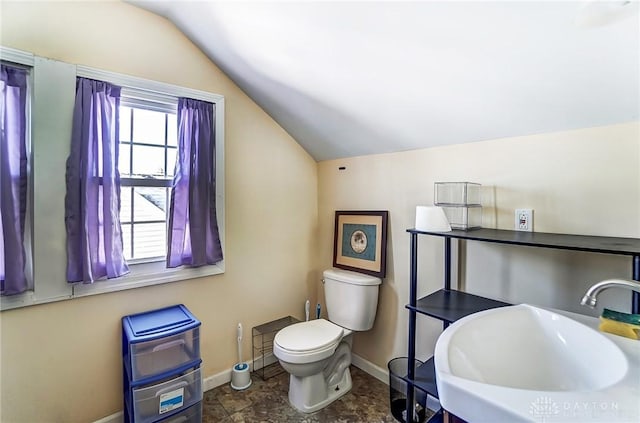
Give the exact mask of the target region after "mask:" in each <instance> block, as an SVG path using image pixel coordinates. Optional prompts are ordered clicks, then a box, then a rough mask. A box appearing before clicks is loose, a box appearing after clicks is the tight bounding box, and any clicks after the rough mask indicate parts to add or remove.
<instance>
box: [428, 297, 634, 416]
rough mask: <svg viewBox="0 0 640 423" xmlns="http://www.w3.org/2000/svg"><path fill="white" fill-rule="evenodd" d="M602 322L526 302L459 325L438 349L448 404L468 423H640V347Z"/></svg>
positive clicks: (444, 398) (441, 340)
mask: <svg viewBox="0 0 640 423" xmlns="http://www.w3.org/2000/svg"><path fill="white" fill-rule="evenodd" d="M597 324H598V319H595V318H592V317H587V316H582V315H578V314H573V313H568V312H560V311H556V310H547V309H543V308H538V307H535V306H531V305H527V304H520V305H515V306H510V307H502V308H496V309H491V310H487V311H482V312H479V313H475V314H472V315H469V316H467V317H465V318H463V319H460V320H458V321H457V322H455V323H453V324H452V325H451V326H449V327H448V328H447V329H446V330H445V331H444V332H443V333H442V335H441V336H440V338H439V339H438V342H437V344H436V348H435V367H436V380H437V385H438V392H439V396H440V401H441V403H442V406H443V407H444V408H445V409H446V410H447V411H449V412H451V413H453V414H455V415H457V416H458V417H461V418H463V419H465V420H467V421H469V422H475V421H494V422H495V421H510V422H511V421H540V420H541V419H542V420H544V421H549V422H553V421H584V420H585V419H589V420H593V421H598V420H599V417H602V419H600V420H601V421H640V405H638V404H637V398H638V395H639V394H640V365H639V363H638V361H640V347H638V345H635V344H634V342H635V343H638V344H640V342H638V341H632V340H628V339H625V338H621V337H617V336H614V335H610V336H609V335H608V334H607V335H605V334H602V333H600V332H598V331H597V330H594V327H597ZM615 338H619V339H615ZM621 346H622V347H624V348H621ZM625 350H626V351H625ZM625 393H629V394H630V395H631V396H630V397H629V403H628V404H625V403H623V400H624V398H626V397H625V395H624V394H625ZM608 395H609V396H608ZM585 401H586V402H585ZM576 407H577V409H576ZM603 407H604V408H606V410H603ZM620 407H622V408H620ZM625 407H626V408H625ZM618 417H620V419H618ZM554 418H555V419H556V420H554Z"/></svg>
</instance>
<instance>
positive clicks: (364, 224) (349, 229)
mask: <svg viewBox="0 0 640 423" xmlns="http://www.w3.org/2000/svg"><path fill="white" fill-rule="evenodd" d="M388 218H389V212H388V211H359V210H356V211H343V210H337V211H336V216H335V231H334V243H333V266H334V267H337V268H339V269H345V270H351V271H354V272H359V273H366V274H368V275H372V276H376V277H379V278H381V279H382V278H384V277H385V276H386V271H387V266H386V264H387V221H388Z"/></svg>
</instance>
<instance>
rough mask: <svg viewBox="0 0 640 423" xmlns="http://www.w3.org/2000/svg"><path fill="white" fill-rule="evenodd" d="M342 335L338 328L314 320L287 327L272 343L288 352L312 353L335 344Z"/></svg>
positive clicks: (324, 321) (331, 324)
mask: <svg viewBox="0 0 640 423" xmlns="http://www.w3.org/2000/svg"><path fill="white" fill-rule="evenodd" d="M342 334H343V330H342V328H341V327H340V326H338V325H335V324H333V323H331V322H329V321H328V320H324V319H316V320H309V321H308V322H302V323H296V324H294V325H291V326H287V327H286V328H284V329H282V330H280V331H279V332H278V333H277V334H276V336H275V338H274V342H275V343H276V344H278V345H279V346H280V347H281V348H282V349H285V350H288V351H298V352H302V351H314V350H318V349H322V348H325V347H327V346H329V345H331V344H335V343H337V342H338V341H340V339H342Z"/></svg>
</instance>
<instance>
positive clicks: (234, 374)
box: [231, 363, 251, 391]
mask: <svg viewBox="0 0 640 423" xmlns="http://www.w3.org/2000/svg"><path fill="white" fill-rule="evenodd" d="M249 386H251V372H249V365H248V364H247V363H238V364H236V365H235V366H233V370H232V371H231V387H232V388H233V389H235V390H236V391H242V390H243V389H247V388H248V387H249Z"/></svg>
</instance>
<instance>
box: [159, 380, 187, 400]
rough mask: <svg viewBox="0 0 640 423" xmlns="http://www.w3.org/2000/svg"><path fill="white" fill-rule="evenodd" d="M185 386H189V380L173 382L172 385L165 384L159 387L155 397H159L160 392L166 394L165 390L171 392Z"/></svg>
mask: <svg viewBox="0 0 640 423" xmlns="http://www.w3.org/2000/svg"><path fill="white" fill-rule="evenodd" d="M185 386H189V382H185V381H182V382H178V383H174V384H173V385H170V386H167V387H166V388H164V389H160V390H159V391H158V392H156V397H159V396H160V395H162V394H166V393H167V392H171V391H173V390H175V389H178V388H182V387H185Z"/></svg>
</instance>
